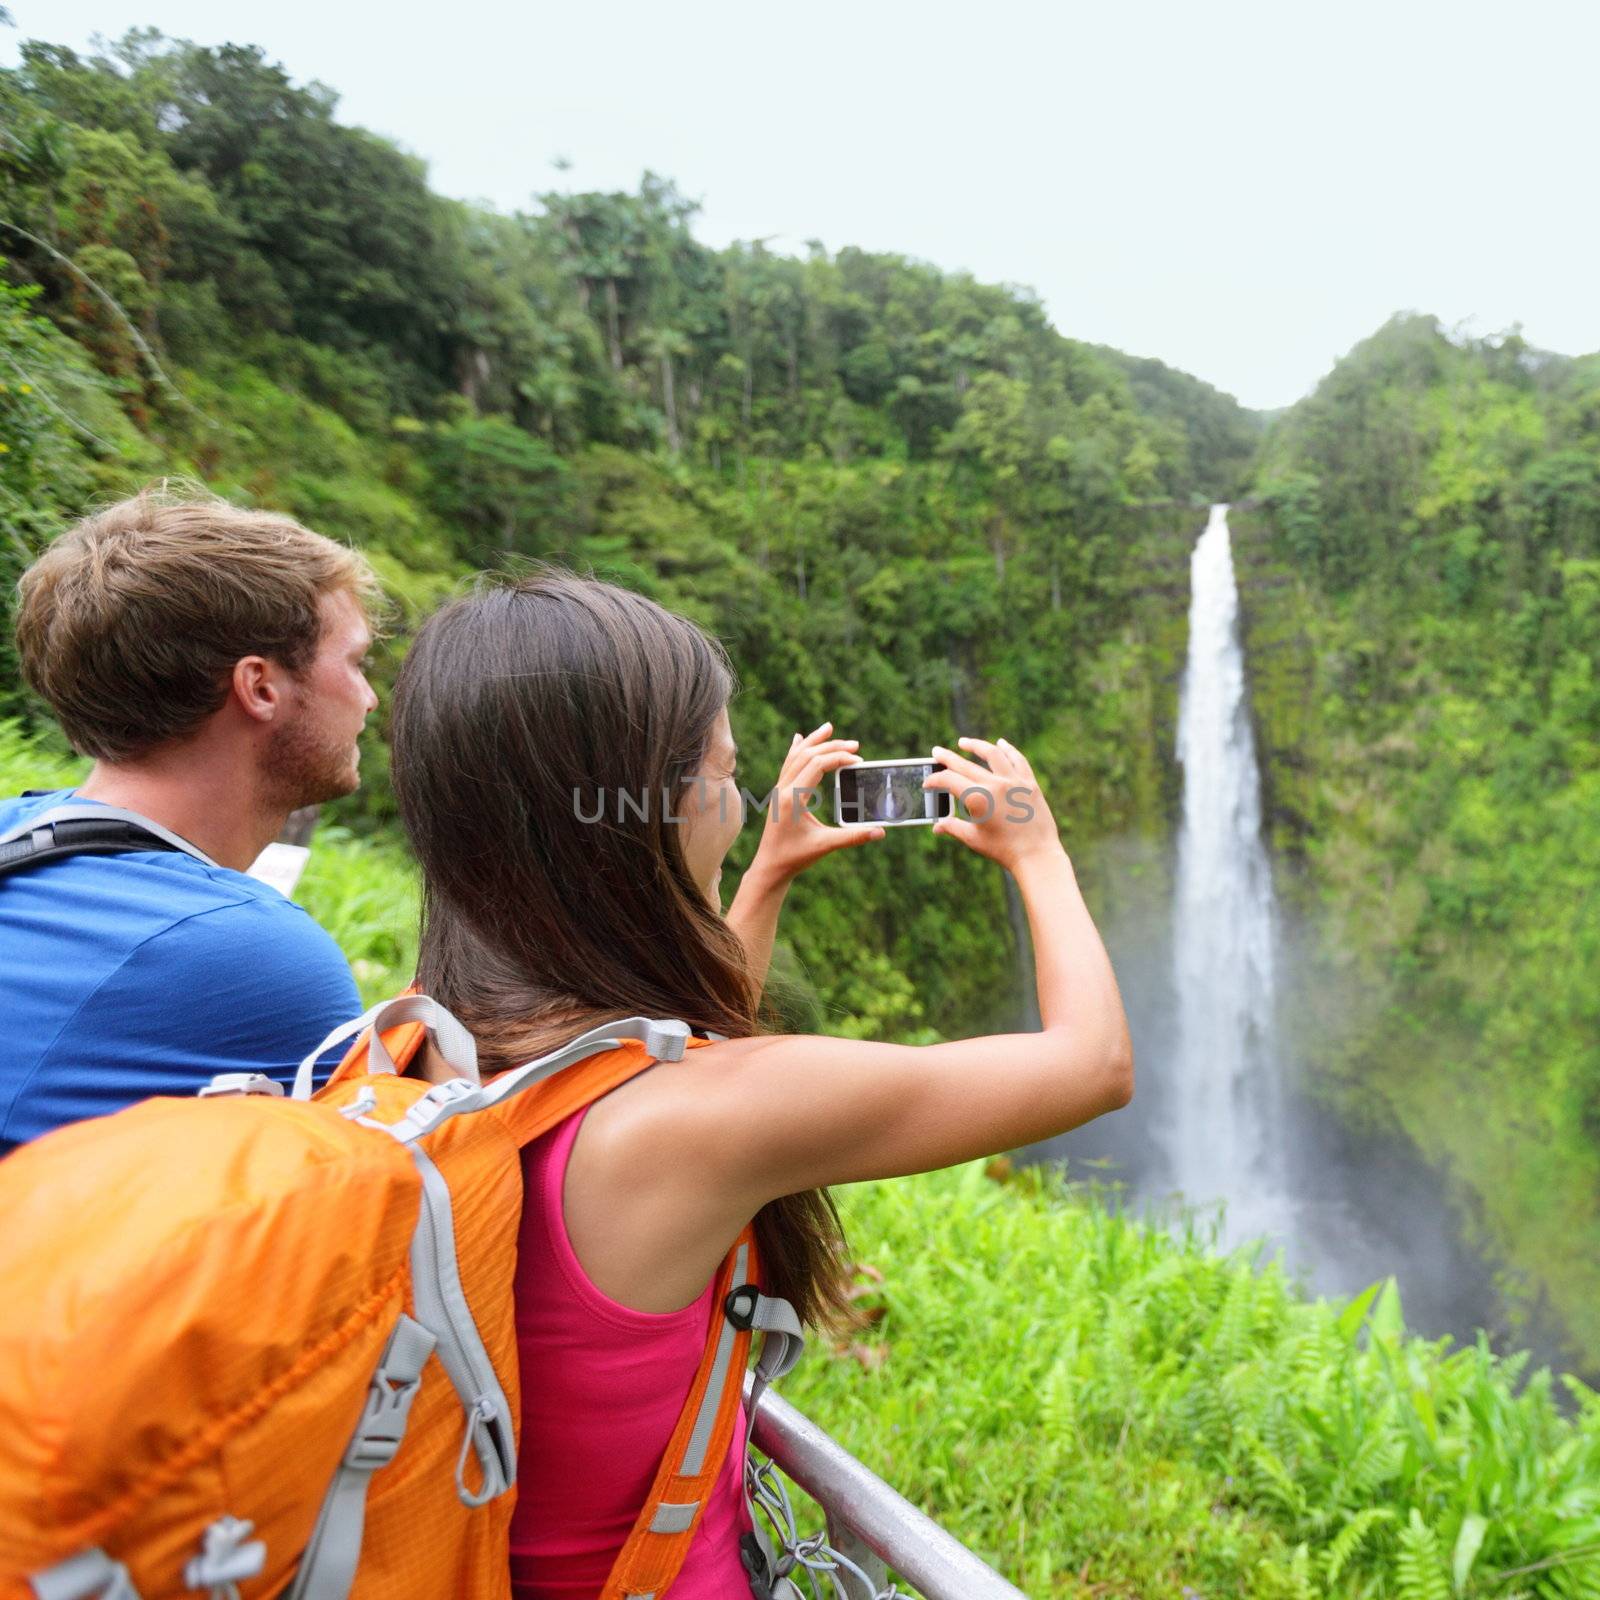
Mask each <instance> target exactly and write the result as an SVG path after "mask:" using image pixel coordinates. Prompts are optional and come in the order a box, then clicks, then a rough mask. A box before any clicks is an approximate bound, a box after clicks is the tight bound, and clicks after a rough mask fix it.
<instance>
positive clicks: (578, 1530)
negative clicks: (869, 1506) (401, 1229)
mask: <svg viewBox="0 0 1600 1600" xmlns="http://www.w3.org/2000/svg"><path fill="white" fill-rule="evenodd" d="M586 1109H587V1108H586ZM583 1118H584V1112H583V1111H579V1112H577V1113H576V1114H575V1115H573V1116H571V1117H569V1118H568V1119H567V1120H566V1121H565V1122H562V1123H558V1124H557V1125H556V1126H555V1127H554V1128H552V1129H551V1130H550V1131H549V1132H548V1133H546V1134H545V1135H543V1137H541V1138H539V1139H537V1140H535V1141H534V1143H532V1144H531V1145H529V1146H528V1148H527V1149H526V1150H525V1151H524V1152H523V1156H522V1170H523V1180H524V1199H523V1206H522V1230H521V1233H520V1235H519V1237H518V1244H517V1276H516V1307H517V1353H518V1356H519V1359H520V1362H521V1370H522V1436H521V1446H520V1451H519V1455H518V1460H517V1507H516V1512H515V1514H514V1515H513V1517H512V1520H511V1589H512V1594H513V1596H514V1600H594V1596H596V1595H598V1594H599V1592H600V1589H601V1586H602V1585H603V1584H604V1582H605V1580H606V1576H607V1574H608V1573H609V1572H610V1571H611V1564H612V1562H613V1561H614V1560H615V1559H616V1557H617V1553H618V1552H619V1551H620V1550H621V1549H622V1546H623V1544H624V1543H625V1542H626V1541H627V1537H628V1535H629V1533H630V1532H632V1530H633V1524H634V1520H635V1519H636V1518H637V1517H638V1515H639V1512H640V1510H641V1509H642V1507H643V1506H644V1502H645V1498H646V1497H647V1496H648V1494H649V1492H650V1485H651V1483H652V1482H654V1480H655V1474H656V1468H657V1467H658V1466H659V1465H660V1462H661V1456H662V1453H663V1452H664V1451H665V1449H666V1447H667V1441H668V1439H670V1438H671V1436H672V1430H673V1428H674V1427H675V1426H676V1424H677V1421H678V1413H679V1411H680V1410H681V1409H682V1407H683V1402H684V1400H685V1398H686V1397H687V1396H688V1393H689V1387H690V1385H691V1384H692V1383H693V1382H694V1376H695V1373H696V1371H697V1370H698V1369H699V1366H700V1355H701V1352H702V1351H703V1350H704V1348H705V1339H706V1330H707V1327H708V1326H709V1322H710V1317H711V1290H712V1285H711V1284H709V1283H708V1284H707V1285H706V1287H705V1292H704V1293H703V1294H702V1295H701V1296H700V1298H699V1299H698V1300H696V1301H695V1302H694V1304H693V1305H690V1306H685V1307H684V1308H683V1310H681V1311H668V1312H650V1311H635V1310H632V1309H631V1308H630V1307H628V1306H624V1305H620V1304H618V1302H617V1301H615V1300H612V1299H610V1298H608V1297H607V1296H606V1295H604V1294H602V1293H601V1292H600V1291H599V1290H598V1289H597V1288H596V1287H595V1286H594V1284H592V1283H591V1282H590V1281H589V1279H588V1277H587V1276H586V1275H585V1273H584V1270H583V1268H582V1267H581V1266H580V1265H579V1264H578V1258H577V1256H576V1255H574V1254H573V1250H572V1245H571V1242H570V1241H569V1240H568V1238H567V1227H566V1221H565V1218H564V1215H563V1212H562V1190H563V1184H564V1182H565V1180H566V1175H567V1158H568V1156H569V1155H570V1154H571V1153H572V1145H573V1141H574V1140H575V1139H576V1138H577V1136H578V1129H579V1127H580V1126H581V1125H582V1123H583ZM743 1438H744V1412H743V1409H742V1408H741V1410H740V1412H739V1421H738V1429H737V1432H736V1434H735V1440H736V1444H735V1448H734V1450H733V1451H731V1452H730V1453H729V1457H728V1461H727V1463H726V1465H725V1466H724V1467H723V1471H722V1475H721V1476H720V1477H719V1478H718V1479H717V1483H716V1487H715V1488H714V1489H713V1490H712V1492H711V1498H710V1500H709V1501H708V1503H707V1505H706V1509H705V1513H704V1515H703V1516H702V1517H701V1520H700V1525H699V1527H698V1528H697V1529H696V1530H695V1536H694V1539H693V1541H692V1543H691V1544H690V1547H689V1554H688V1558H687V1559H686V1560H685V1562H684V1564H683V1569H682V1571H681V1572H680V1573H679V1575H678V1578H677V1581H676V1582H675V1583H674V1584H673V1585H672V1588H671V1590H670V1591H669V1596H670V1600H750V1583H749V1580H748V1579H747V1578H746V1576H745V1573H744V1569H743V1567H742V1566H741V1565H740V1563H739V1535H740V1534H741V1533H742V1532H744V1531H745V1530H746V1529H748V1528H749V1526H750V1523H749V1519H748V1516H747V1515H746V1512H745V1507H744V1498H743V1495H742V1494H741V1493H740V1486H739V1480H738V1478H737V1476H736V1475H735V1470H734V1467H735V1458H736V1456H737V1455H738V1445H737V1441H738V1440H742V1439H743Z"/></svg>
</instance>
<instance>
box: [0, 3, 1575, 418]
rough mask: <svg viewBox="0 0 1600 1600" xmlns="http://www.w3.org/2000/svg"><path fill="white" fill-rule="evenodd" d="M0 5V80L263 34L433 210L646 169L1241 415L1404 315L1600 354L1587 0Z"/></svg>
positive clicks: (699, 196) (713, 213) (259, 39)
mask: <svg viewBox="0 0 1600 1600" xmlns="http://www.w3.org/2000/svg"><path fill="white" fill-rule="evenodd" d="M7 4H8V6H9V9H10V11H11V13H12V17H13V19H14V21H15V23H16V28H15V30H10V29H0V63H3V64H5V65H11V64H14V62H15V60H16V58H17V49H18V44H19V42H20V40H21V39H22V38H24V37H37V38H43V39H49V40H51V41H53V42H55V43H61V44H68V45H71V46H73V47H74V48H78V49H82V48H84V47H85V46H86V45H88V43H89V41H90V39H91V36H93V35H94V34H97V33H99V34H103V35H106V36H108V37H116V36H118V35H120V34H121V33H123V32H125V31H126V30H127V29H128V28H130V27H134V26H145V25H149V26H154V27H157V28H159V29H160V30H161V31H162V32H164V33H166V34H169V35H171V36H173V37H177V38H187V39H193V40H196V41H197V42H200V43H213V44H214V43H220V42H223V41H225V40H232V41H235V42H239V43H253V44H259V45H261V46H262V47H263V48H264V49H265V50H266V51H267V52H268V54H269V55H271V56H272V57H274V58H276V59H278V60H280V61H281V62H282V63H283V64H284V66H285V67H286V68H287V69H288V70H289V72H290V73H291V75H292V76H294V77H295V78H296V79H297V80H301V81H303V80H306V79H311V78H316V79H320V80H321V81H322V82H324V83H326V84H328V85H330V86H331V87H333V88H334V89H336V90H337V91H338V92H339V94H340V96H341V103H340V113H339V114H340V116H341V118H342V119H343V120H345V121H349V122H354V123H359V124H361V125H363V126H366V127H369V128H372V129H374V130H376V131H377V132H379V133H382V134H385V135H387V136H388V137H390V138H392V139H394V140H395V141H396V142H398V143H399V144H400V145H402V146H403V147H405V148H406V149H408V150H410V151H411V152H413V153H414V154H416V155H418V156H420V157H422V158H423V159H424V160H425V161H426V162H427V163H428V167H429V172H430V177H431V181H432V183H433V186H434V188H436V189H438V190H440V191H441V192H443V193H445V194H448V195H454V196H457V197H460V198H463V199H476V200H484V201H487V202H490V203H492V204H494V205H496V206H498V207H500V208H502V209H504V210H514V209H518V208H521V209H528V208H530V207H531V206H532V205H533V203H534V202H533V198H532V197H533V196H534V195H536V194H538V193H540V192H544V191H547V190H550V189H552V188H563V189H565V188H578V189H618V188H622V189H632V188H635V187H636V186H637V184H638V181H639V178H640V176H641V174H642V173H643V172H644V171H645V170H647V169H648V170H652V171H655V172H657V173H660V174H662V175H663V176H666V177H670V178H672V179H673V180H674V181H675V182H676V183H677V184H678V186H679V188H680V189H681V190H682V191H683V192H684V193H685V194H687V195H688V196H690V197H691V198H693V199H695V200H697V201H699V202H700V204H701V207H702V210H701V213H700V215H699V217H698V219H697V220H696V223H695V232H696V234H697V235H698V236H699V237H700V238H702V239H704V240H705V241H706V242H708V243H710V244H712V245H718V246H720V245H723V244H726V243H728V242H730V241H731V240H733V239H752V238H764V239H767V240H768V241H769V242H770V245H771V247H772V248H774V249H780V250H788V251H793V252H796V253H799V252H803V251H804V249H805V246H806V243H807V241H810V240H813V239H815V240H820V241H822V243H823V244H825V245H826V246H827V247H828V248H829V249H839V248H841V247H843V246H845V245H859V246H861V247H863V248H866V249H872V250H893V251H898V252H901V253H903V254H906V255H910V256H915V257H919V258H921V259H923V260H926V261H931V262H933V263H935V264H936V265H938V266H940V267H943V268H946V269H948V270H953V271H968V272H971V273H972V274H973V275H974V276H976V277H977V278H979V279H981V280H984V281H988V282H1005V283H1017V284H1025V285H1028V286H1029V287H1031V288H1032V289H1034V290H1035V291H1037V293H1038V294H1039V295H1040V297H1041V298H1042V299H1043V301H1044V304H1045V306H1046V308H1047V310H1048V312H1049V314H1050V317H1051V320H1052V321H1053V322H1054V324H1055V325H1056V327H1057V328H1059V329H1060V331H1061V332H1062V333H1064V334H1067V335H1070V336H1071V337H1073V338H1078V339H1088V340H1092V341H1094V342H1096V343H1102V344H1111V345H1116V346H1118V347H1119V348H1121V349H1124V350H1127V351H1129V352H1131V353H1133V354H1136V355H1149V356H1158V357H1159V358H1160V359H1161V360H1163V361H1165V362H1167V363H1169V364H1170V365H1172V366H1176V367H1180V368H1182V369H1184V370H1185V371H1188V372H1192V373H1194V374H1195V375H1196V376H1198V377H1201V378H1204V379H1205V380H1206V381H1207V382H1209V383H1212V384H1215V385H1216V386H1217V387H1218V388H1219V389H1223V390H1225V391H1227V392H1229V393H1231V394H1234V395H1236V396H1237V397H1238V398H1239V399H1240V400H1241V401H1242V402H1243V403H1244V404H1246V405H1248V406H1253V407H1258V408H1273V407H1278V406H1284V405H1288V404H1291V403H1292V402H1293V401H1295V400H1296V399H1298V398H1299V397H1300V396H1301V395H1303V394H1305V393H1307V392H1308V391H1309V390H1310V389H1311V388H1312V387H1314V386H1315V384H1316V382H1317V380H1318V379H1319V378H1320V377H1321V376H1322V375H1323V374H1324V373H1325V372H1326V371H1327V370H1328V368H1329V367H1330V366H1331V365H1332V364H1333V362H1334V361H1335V360H1336V359H1337V358H1338V357H1339V356H1340V355H1342V354H1343V353H1344V352H1345V351H1346V350H1348V349H1349V348H1350V347H1351V346H1352V345H1353V344H1355V343H1356V342H1357V341H1358V340H1360V339H1362V338H1364V337H1366V336H1367V335H1368V334H1370V333H1372V332H1373V331H1375V330H1376V329H1377V328H1378V327H1379V326H1380V325H1381V324H1382V323H1383V322H1384V321H1385V320H1386V319H1387V318H1388V317H1389V316H1390V315H1392V314H1393V313H1394V312H1396V311H1403V310H1410V311H1424V312H1429V313H1432V314H1433V315H1435V316H1437V317H1439V318H1440V319H1441V320H1442V321H1443V322H1444V323H1445V324H1446V325H1447V326H1449V327H1460V328H1461V329H1462V330H1463V331H1466V332H1471V333H1476V334H1493V333H1498V332H1501V331H1504V330H1506V329H1509V328H1511V327H1512V326H1513V325H1516V324H1520V325H1521V328H1522V332H1523V335H1524V337H1526V338H1527V339H1529V340H1530V341H1531V342H1532V343H1534V344H1536V345H1539V346H1542V347H1544V348H1547V349H1553V350H1560V351H1563V352H1566V353H1568V354H1579V353H1583V352H1587V351H1592V350H1596V349H1600V282H1597V280H1600V274H1597V270H1596V269H1597V265H1600V249H1597V246H1600V207H1597V206H1596V205H1595V203H1594V189H1595V174H1596V167H1597V156H1600V114H1597V107H1596V90H1595V88H1594V84H1593V68H1594V63H1595V61H1596V60H1597V59H1600V5H1597V4H1595V3H1593V0H1578V3H1568V4H1552V3H1549V0H1516V3H1515V4H1507V3H1505V0H1494V3H1493V4H1483V3H1481V0H1452V3H1435V0H1426V3H1424V0H1386V3H1382V4H1378V3H1371V0H1340V3H1338V4H1330V3H1326V0H1267V3H1261V0H1186V3H1181V4H1180V3H1167V0H1159V3H1158V0H1094V3H1092V4H1087V3H1080V0H1054V3H1050V0H987V3H986V4H983V5H979V4H975V3H973V0H961V3H959V4H950V3H947V0H916V3H902V0H853V3H841V0H805V4H803V5H801V4H790V5H786V6H777V5H771V4H767V5H763V4H761V3H759V0H739V3H728V0H678V3H677V4H674V5H662V4H660V3H659V0H654V3H651V4H643V3H640V0H606V3H604V4H596V3H589V4H578V3H575V0H569V3H567V4H565V5H560V6H554V5H549V4H545V3H543V0H525V3H524V4H522V5H520V6H513V5H507V4H495V3H493V0H454V3H453V4H451V5H449V6H443V7H441V6H439V5H438V4H437V3H431V4H428V5H426V6H423V5H418V4H414V3H412V0H390V3H389V4H387V5H385V6H382V7H378V6H372V5H363V4H358V3H349V0H346V3H344V4H340V3H338V0H322V3H320V4H313V3H309V0H274V3H273V4H272V5H270V6H269V5H265V4H257V5H243V4H239V3H237V0H48V3H47V4H41V3H38V0H7ZM558 158H564V159H565V160H568V161H570V162H571V163H572V165H571V168H570V170H568V171H566V172H562V171H559V170H558V169H557V168H556V166H555V164H554V163H555V162H556V160H557V159H558Z"/></svg>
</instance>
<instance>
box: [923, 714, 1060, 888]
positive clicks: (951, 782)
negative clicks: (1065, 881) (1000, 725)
mask: <svg viewBox="0 0 1600 1600" xmlns="http://www.w3.org/2000/svg"><path fill="white" fill-rule="evenodd" d="M956 743H957V744H959V745H961V746H963V747H964V748H965V749H967V750H970V751H971V752H972V753H973V754H974V755H978V756H981V757H982V758H983V759H984V761H986V762H987V763H988V765H987V766H979V764H978V763H977V762H976V761H974V760H972V759H971V758H970V757H969V756H964V755H958V754H957V753H956V752H955V751H953V750H946V749H944V748H943V747H942V746H941V745H935V746H934V747H933V754H934V756H935V757H936V758H937V759H938V760H940V761H942V762H943V763H944V766H945V770H944V771H943V772H935V773H932V774H931V775H930V776H928V777H927V778H925V779H924V780H923V784H922V786H923V788H924V789H939V790H942V791H943V792H944V793H945V794H948V795H950V796H952V797H953V798H955V799H958V800H960V802H961V805H962V807H963V809H964V810H965V811H966V812H967V816H966V817H960V816H956V815H954V814H952V815H951V816H948V817H941V818H940V819H939V820H938V821H937V822H936V823H934V825H933V831H934V832H935V833H938V834H949V835H951V836H952V837H953V838H957V839H959V840H960V841H961V842H962V843H963V844H964V845H966V846H967V847H968V848H969V849H972V850H976V851H977V852H978V854H979V855H980V856H987V857H988V858H989V859H990V860H991V861H998V862H999V863H1000V865H1001V866H1002V867H1004V868H1006V870H1007V871H1008V872H1011V873H1015V872H1016V870H1017V868H1018V867H1019V866H1021V865H1022V864H1023V863H1024V862H1025V861H1028V860H1029V859H1031V858H1033V857H1035V856H1039V855H1048V854H1064V853H1065V852H1064V850H1063V848H1062V844H1061V834H1060V831H1059V830H1058V829H1057V827H1056V819H1055V818H1054V817H1053V816H1052V815H1051V814H1050V807H1049V806H1047V805H1046V804H1045V799H1044V795H1043V794H1042V793H1041V791H1040V789H1039V780H1038V779H1037V778H1035V777H1034V775H1033V768H1032V767H1030V766H1029V765H1028V758H1027V757H1026V756H1024V755H1023V753H1022V752H1021V751H1020V750H1018V749H1017V748H1016V746H1015V745H1012V744H1008V743H1007V742H1006V741H1005V740H1004V739H1002V740H1000V741H999V743H998V744H990V743H989V741H988V740H987V739H958V740H956Z"/></svg>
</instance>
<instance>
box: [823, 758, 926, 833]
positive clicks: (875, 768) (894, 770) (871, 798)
mask: <svg viewBox="0 0 1600 1600" xmlns="http://www.w3.org/2000/svg"><path fill="white" fill-rule="evenodd" d="M943 770H944V763H943V762H942V761H935V760H934V759H933V757H932V756H913V757H911V758H910V759H909V760H905V761H858V762H856V764H855V765H854V766H851V767H840V768H839V770H838V771H837V772H835V773H834V775H833V818H834V821H835V822H837V823H838V824H839V826H840V827H841V828H900V827H908V826H910V825H911V824H912V823H916V822H937V821H938V820H939V818H940V817H948V816H949V815H950V811H951V806H952V805H953V801H952V800H951V797H950V796H949V795H947V794H946V793H945V792H944V791H943V790H942V789H924V788H923V787H922V780H923V779H924V778H926V777H927V776H928V775H929V774H930V773H933V772H942V771H943Z"/></svg>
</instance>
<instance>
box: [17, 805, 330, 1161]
mask: <svg viewBox="0 0 1600 1600" xmlns="http://www.w3.org/2000/svg"><path fill="white" fill-rule="evenodd" d="M73 798H74V795H73V792H72V791H71V790H60V791H57V792H56V793H54V794H48V795H35V796H31V797H29V798H26V799H21V800H3V801H0V834H3V833H6V832H8V831H9V830H10V829H11V828H13V827H15V826H16V825H17V824H18V823H19V822H23V821H25V820H26V819H27V818H28V817H30V816H33V815H36V814H37V813H39V812H41V811H46V810H48V809H49V808H50V807H52V806H58V805H61V804H62V803H63V802H66V801H70V800H72V799H73ZM360 1012H361V1000H360V997H359V996H358V994H357V993H356V986H355V980H354V979H353V978H352V977H351V975H350V967H349V964H348V963H347V962H346V961H345V958H344V956H343V955H342V954H341V953H340V950H339V947H338V945H336V944H335V943H334V942H333V940H332V939H331V938H330V937H329V936H328V935H327V933H325V932H324V931H323V929H321V928H320V927H318V926H317V924H316V923H315V922H314V921H313V920H312V919H311V917H310V916H309V915H308V914H307V913H306V912H305V911H303V910H301V908H300V907H299V906H297V905H295V904H294V903H293V902H291V901H289V900H285V899H284V897H283V896H282V895H281V894H279V893H278V891H277V890H276V889H273V888H271V887H270V886H268V885H267V884H264V883H258V882H257V881H256V880H255V879H254V878H247V877H246V876H245V875H244V874H243V873H242V872H233V871H231V870H230V869H229V868H227V867H209V866H206V865H205V864H204V863H203V862H200V861H196V860H195V859H194V858H193V857H192V856H186V855H181V854H178V853H177V852H166V851H159V850H150V851H144V850H134V851H127V852H124V853H121V854H117V855H81V856H68V857H66V858H64V859H62V860H58V861H51V862H46V863H43V864H41V865H39V866H36V867H24V868H22V869H21V870H20V871H18V872H14V873H11V874H9V875H7V876H4V877H0V1018H4V1028H3V1034H0V1156H4V1155H6V1154H7V1153H9V1152H10V1151H11V1150H12V1149H14V1148H15V1147H16V1146H17V1145H19V1144H22V1143H23V1142H24V1141H26V1140H28V1139H34V1138H37V1137H38V1136H39V1135H40V1134H42V1133H48V1132H49V1131H50V1130H51V1129H52V1128H57V1127H60V1126H61V1125H62V1124H64V1123H68V1122H77V1121H80V1120H81V1119H83V1118H84V1117H95V1116H100V1115H103V1114H104V1113H106V1112H110V1111H118V1110H120V1109H121V1108H122V1107H123V1106H126V1105H131V1104H132V1103H133V1102H134V1101H136V1100H143V1099H145V1098H146V1097H148V1096H150V1095H155V1094H176V1095H191V1094H194V1093H195V1091H196V1090H198V1089H200V1088H202V1087H204V1085H205V1084H206V1082H207V1081H208V1080H209V1079H210V1078H211V1077H212V1076H213V1075H214V1074H215V1073H218V1072H265V1073H267V1074H269V1075H270V1076H271V1077H274V1078H276V1079H278V1080H279V1081H280V1082H281V1083H283V1084H284V1086H285V1087H286V1088H287V1087H288V1085H289V1084H290V1083H292V1082H293V1081H294V1072H295V1068H296V1067H297V1066H298V1065H299V1063H300V1060H301V1058H302V1057H303V1056H304V1055H305V1054H306V1053H307V1052H308V1051H309V1050H311V1049H313V1048H314V1047H315V1046H316V1044H317V1042H318V1041H319V1040H320V1039H322V1037H323V1036H324V1035H325V1034H327V1033H328V1032H329V1030H330V1029H332V1028H334V1027H336V1026H337V1025H338V1024H339V1023H341V1022H348V1021H350V1020H351V1019H352V1018H354V1017H356V1016H358V1015H359V1014H360Z"/></svg>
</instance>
